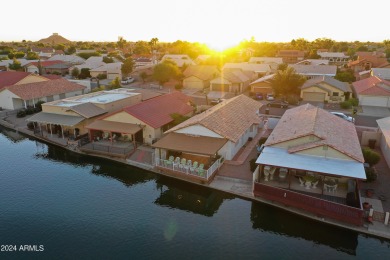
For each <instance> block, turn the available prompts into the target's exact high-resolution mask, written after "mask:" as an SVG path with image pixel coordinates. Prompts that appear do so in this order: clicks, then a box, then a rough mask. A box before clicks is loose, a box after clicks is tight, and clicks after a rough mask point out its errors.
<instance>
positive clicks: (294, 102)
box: [286, 95, 299, 105]
mask: <svg viewBox="0 0 390 260" xmlns="http://www.w3.org/2000/svg"><path fill="white" fill-rule="evenodd" d="M286 101H287V102H288V103H289V104H290V105H298V104H299V96H296V95H289V96H287V98H286Z"/></svg>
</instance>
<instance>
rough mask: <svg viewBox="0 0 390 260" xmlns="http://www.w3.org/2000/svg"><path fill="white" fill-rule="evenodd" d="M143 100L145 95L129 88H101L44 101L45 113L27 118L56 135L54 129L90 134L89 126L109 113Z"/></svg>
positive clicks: (75, 133)
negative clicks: (108, 89)
mask: <svg viewBox="0 0 390 260" xmlns="http://www.w3.org/2000/svg"><path fill="white" fill-rule="evenodd" d="M139 102H141V94H139V93H134V92H132V91H131V90H127V89H115V90H110V91H100V92H95V93H90V94H86V95H80V96H76V97H71V98H65V99H61V100H58V101H53V102H48V103H44V104H42V112H40V113H38V114H36V115H34V116H32V117H30V118H29V119H27V121H30V122H35V123H37V124H38V125H39V126H40V130H41V131H42V130H46V132H47V133H48V134H52V132H53V129H55V130H56V129H58V131H59V132H64V133H66V132H68V133H69V134H71V135H73V134H74V135H75V136H78V135H84V134H87V133H88V130H87V129H86V125H88V124H90V123H92V122H93V121H94V120H96V118H97V116H101V115H102V114H105V113H107V112H113V111H116V110H119V109H122V108H123V107H125V106H128V105H132V104H136V103H139Z"/></svg>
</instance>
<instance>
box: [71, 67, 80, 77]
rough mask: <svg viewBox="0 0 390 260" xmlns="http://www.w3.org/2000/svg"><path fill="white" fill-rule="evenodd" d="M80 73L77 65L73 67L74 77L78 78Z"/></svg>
mask: <svg viewBox="0 0 390 260" xmlns="http://www.w3.org/2000/svg"><path fill="white" fill-rule="evenodd" d="M79 74H80V70H79V68H77V67H75V68H73V69H72V77H73V78H77V77H78V76H79Z"/></svg>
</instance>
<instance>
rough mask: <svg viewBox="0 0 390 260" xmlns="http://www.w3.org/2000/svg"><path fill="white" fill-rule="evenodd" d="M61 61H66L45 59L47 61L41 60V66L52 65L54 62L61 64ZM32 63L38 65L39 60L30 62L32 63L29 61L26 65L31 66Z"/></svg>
mask: <svg viewBox="0 0 390 260" xmlns="http://www.w3.org/2000/svg"><path fill="white" fill-rule="evenodd" d="M59 63H64V62H63V61H61V60H45V61H41V66H42V67H43V68H44V67H47V66H51V65H54V64H59ZM30 65H34V66H37V67H38V65H39V62H38V61H34V62H30V63H27V64H26V65H24V66H25V67H27V66H30Z"/></svg>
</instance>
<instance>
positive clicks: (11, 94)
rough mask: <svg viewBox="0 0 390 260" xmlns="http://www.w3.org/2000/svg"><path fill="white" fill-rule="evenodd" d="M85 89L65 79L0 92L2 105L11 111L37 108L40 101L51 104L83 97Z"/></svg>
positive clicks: (5, 88)
mask: <svg viewBox="0 0 390 260" xmlns="http://www.w3.org/2000/svg"><path fill="white" fill-rule="evenodd" d="M0 74H1V73H0ZM39 79H41V78H39ZM84 89H85V87H84V86H81V85H79V84H76V83H73V82H70V81H67V80H65V79H55V80H43V81H41V82H32V83H26V84H17V85H11V86H8V87H4V88H3V89H1V90H0V104H1V106H2V107H3V108H5V109H11V110H16V109H21V108H27V107H29V106H30V107H35V104H36V103H37V102H39V101H43V102H50V101H53V100H58V99H61V98H65V97H70V96H75V95H81V94H83V91H84Z"/></svg>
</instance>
